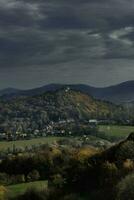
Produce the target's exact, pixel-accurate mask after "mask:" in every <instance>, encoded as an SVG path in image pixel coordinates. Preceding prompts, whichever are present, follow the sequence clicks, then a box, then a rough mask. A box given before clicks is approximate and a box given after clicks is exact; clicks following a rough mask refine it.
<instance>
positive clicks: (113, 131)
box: [99, 125, 134, 139]
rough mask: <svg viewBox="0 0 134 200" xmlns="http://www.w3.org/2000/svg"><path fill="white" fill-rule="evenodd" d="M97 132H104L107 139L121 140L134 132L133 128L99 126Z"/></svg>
mask: <svg viewBox="0 0 134 200" xmlns="http://www.w3.org/2000/svg"><path fill="white" fill-rule="evenodd" d="M99 131H100V132H104V133H105V135H106V136H107V137H113V138H115V139H118V138H119V139H120V138H121V139H123V138H125V137H127V136H128V135H129V134H130V133H131V132H134V126H116V125H103V126H102V125H101V126H99Z"/></svg>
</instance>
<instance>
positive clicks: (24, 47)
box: [0, 0, 134, 88]
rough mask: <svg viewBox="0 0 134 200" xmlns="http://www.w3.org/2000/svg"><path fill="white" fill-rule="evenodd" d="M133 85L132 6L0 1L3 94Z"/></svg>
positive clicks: (117, 0)
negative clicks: (53, 86) (56, 86)
mask: <svg viewBox="0 0 134 200" xmlns="http://www.w3.org/2000/svg"><path fill="white" fill-rule="evenodd" d="M133 79H134V0H0V88H6V87H16V88H33V87H38V86H42V85H45V84H48V83H84V84H90V85H94V86H100V87H101V86H107V85H113V84H116V83H120V82H123V81H127V80H133Z"/></svg>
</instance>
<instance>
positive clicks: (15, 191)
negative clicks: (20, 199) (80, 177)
mask: <svg viewBox="0 0 134 200" xmlns="http://www.w3.org/2000/svg"><path fill="white" fill-rule="evenodd" d="M30 188H36V189H43V188H47V181H36V182H30V183H22V184H17V185H11V186H8V187H7V191H8V194H9V196H10V197H13V196H17V195H20V194H23V193H24V192H25V191H26V190H27V189H30Z"/></svg>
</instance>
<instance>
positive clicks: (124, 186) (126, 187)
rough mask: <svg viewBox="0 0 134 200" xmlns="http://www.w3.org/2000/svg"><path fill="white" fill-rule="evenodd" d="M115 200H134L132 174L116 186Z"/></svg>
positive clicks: (133, 178) (133, 176)
mask: <svg viewBox="0 0 134 200" xmlns="http://www.w3.org/2000/svg"><path fill="white" fill-rule="evenodd" d="M117 191H118V192H117V198H116V200H126V199H127V200H132V199H134V174H130V175H128V176H126V177H125V178H124V179H123V180H122V181H121V182H120V183H119V184H118V186H117Z"/></svg>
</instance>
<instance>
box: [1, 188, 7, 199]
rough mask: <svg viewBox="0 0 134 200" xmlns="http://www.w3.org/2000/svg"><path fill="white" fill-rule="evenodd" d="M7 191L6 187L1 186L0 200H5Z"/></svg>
mask: <svg viewBox="0 0 134 200" xmlns="http://www.w3.org/2000/svg"><path fill="white" fill-rule="evenodd" d="M6 193H7V189H6V188H5V187H4V186H0V200H5V196H6Z"/></svg>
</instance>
